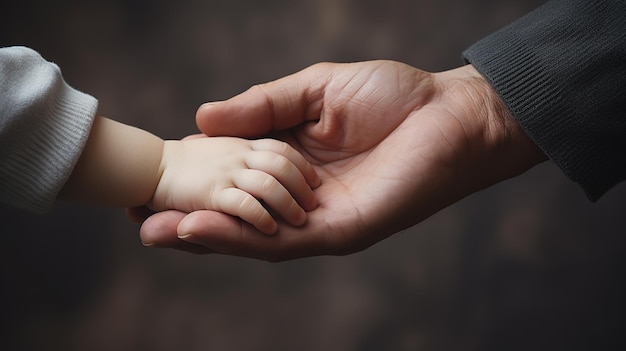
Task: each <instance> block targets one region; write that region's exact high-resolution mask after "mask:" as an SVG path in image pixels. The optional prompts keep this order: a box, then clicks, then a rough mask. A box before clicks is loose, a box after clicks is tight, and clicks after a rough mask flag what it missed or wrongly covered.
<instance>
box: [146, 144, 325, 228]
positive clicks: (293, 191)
mask: <svg viewBox="0 0 626 351" xmlns="http://www.w3.org/2000/svg"><path fill="white" fill-rule="evenodd" d="M159 174H161V177H160V180H159V183H158V185H157V188H156V190H155V192H154V196H153V198H152V201H151V202H150V203H149V204H148V207H150V208H151V209H153V210H156V211H163V210H168V209H176V210H180V211H185V212H192V211H195V210H216V211H221V212H224V213H228V214H230V215H233V216H238V217H240V218H241V219H243V220H245V221H247V222H248V223H250V224H252V225H253V226H255V227H256V228H257V229H258V230H260V231H261V232H263V233H267V234H273V233H275V232H276V231H277V230H278V224H277V222H276V221H275V219H274V218H273V217H272V215H270V212H269V210H268V208H269V209H271V210H272V211H273V212H275V213H277V214H278V215H279V216H280V217H282V218H283V219H284V220H285V221H287V222H288V223H290V224H291V225H294V226H301V225H303V224H304V223H305V222H306V213H305V211H311V210H313V209H314V208H315V207H317V199H316V198H315V195H314V193H313V190H312V189H314V188H316V187H317V186H318V185H319V184H320V180H319V178H318V176H317V174H316V173H315V171H314V169H313V167H312V166H311V165H310V164H309V162H307V161H306V160H305V159H304V157H303V156H302V155H301V154H300V153H298V152H297V151H296V150H294V149H293V148H292V147H291V146H289V144H287V143H284V142H282V141H278V140H274V139H260V140H247V139H240V138H232V137H211V138H194V139H186V140H168V141H166V142H165V144H164V148H163V157H162V159H161V164H160V169H159ZM265 206H267V208H266V207H265Z"/></svg>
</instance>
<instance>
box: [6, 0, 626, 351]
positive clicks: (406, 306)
mask: <svg viewBox="0 0 626 351" xmlns="http://www.w3.org/2000/svg"><path fill="white" fill-rule="evenodd" d="M541 2H542V1H539V0H533V1H516V0H437V1H436V0H422V1H420V0H413V1H409V0H363V1H357V0H311V1H304V0H298V1H286V0H273V1H245V0H221V1H200V0H195V1H194V0H179V1H176V2H173V1H159V0H153V1H147V0H134V1H119V0H117V1H116V0H108V1H71V0H58V1H21V2H15V3H14V4H12V5H11V6H9V5H6V4H5V5H3V9H2V11H1V12H0V45H2V46H8V45H26V46H30V47H32V48H34V49H36V50H38V51H39V52H40V53H42V55H43V56H44V57H46V58H47V59H48V60H51V61H54V62H56V63H58V64H59V65H60V66H61V68H62V70H63V72H64V76H65V78H66V80H67V81H68V82H69V83H70V84H71V85H73V86H74V87H76V88H78V89H80V90H83V91H85V92H88V93H90V94H92V95H94V96H96V97H97V98H98V99H99V100H100V113H101V114H103V115H105V116H108V117H111V118H114V119H117V120H119V121H122V122H125V123H128V124H133V125H136V126H139V127H142V128H145V129H148V130H150V131H152V132H153V133H155V134H157V135H159V136H161V137H164V138H180V137H183V136H185V135H187V134H190V133H194V132H195V130H196V129H195V122H194V114H195V110H196V108H197V106H199V105H200V104H201V103H202V102H205V101H210V100H219V99H225V98H228V97H230V96H232V95H235V94H237V93H239V92H241V91H243V90H245V89H247V88H248V87H249V86H251V85H252V84H256V83H261V82H265V81H268V80H273V79H276V78H279V77H281V76H284V75H287V74H290V73H293V72H295V71H297V70H299V69H301V68H304V67H306V66H308V65H310V64H313V63H315V62H319V61H341V62H346V61H361V60H368V59H377V58H386V59H394V60H398V61H402V62H405V63H408V64H410V65H413V66H416V67H419V68H422V69H425V70H430V71H438V70H445V69H449V68H453V67H456V66H458V65H460V64H461V58H460V55H461V51H462V50H463V49H465V48H466V47H468V46H469V45H471V44H472V43H473V42H475V41H476V40H478V39H480V38H481V37H483V36H484V35H486V34H488V33H490V32H492V31H494V30H496V29H498V28H500V27H502V26H504V25H506V24H507V23H509V22H511V21H512V20H514V19H515V18H517V17H519V16H522V15H523V14H525V13H526V12H528V11H530V10H531V9H533V8H535V7H536V6H537V5H539V4H540V3H541ZM625 199H626V186H624V184H622V185H620V186H618V187H617V188H615V189H614V190H613V191H611V192H610V193H609V194H607V195H606V196H605V197H603V198H602V199H601V200H600V201H599V202H598V203H596V204H592V203H590V202H589V201H588V200H587V199H586V197H585V196H584V194H583V192H582V191H581V190H580V189H579V188H578V187H577V186H576V185H574V184H572V183H571V182H570V181H569V180H567V179H566V178H565V177H564V176H563V175H562V174H561V173H560V171H559V170H558V169H556V168H555V167H554V166H553V165H551V164H544V165H541V166H539V167H536V168H535V169H533V170H531V171H529V172H528V173H526V174H524V175H522V176H520V177H518V178H515V179H512V180H509V181H506V182H504V183H501V184H499V185H497V186H494V187H492V188H490V189H488V190H486V191H483V192H480V193H477V194H475V195H472V196H470V197H468V198H466V199H465V200H463V201H461V202H459V203H457V204H456V205H454V206H451V207H450V208H448V209H446V210H444V211H442V212H440V213H438V214H436V215H435V216H433V217H432V218H430V219H428V220H427V221H425V222H423V223H421V224H419V225H417V226H416V227H414V228H411V229H410V230H407V231H406V232H403V233H400V234H397V235H395V236H393V237H391V238H389V239H387V240H386V241H384V242H381V243H379V244H378V245H375V246H373V247H372V248H370V249H368V250H366V251H364V252H362V253H358V254H355V255H352V256H348V257H317V258H309V259H304V260H299V261H294V262H285V263H279V264H272V263H266V262H261V261H256V260H251V259H242V258H235V257H222V256H216V255H213V256H194V255H190V254H186V253H180V252H175V251H168V250H155V249H148V248H144V247H142V246H141V243H140V241H139V239H138V229H139V227H138V226H137V225H134V224H131V223H129V222H127V221H126V219H125V217H124V214H123V211H122V210H118V209H114V210H111V209H97V208H79V207H76V206H72V205H66V204H59V205H58V206H56V207H55V208H54V210H53V211H52V213H50V214H49V215H46V216H36V215H31V214H28V213H24V212H20V211H16V210H13V209H10V208H1V209H0V210H1V212H0V216H1V218H0V219H1V221H0V232H1V236H0V238H1V240H3V243H2V245H1V248H0V250H1V252H0V259H1V260H2V261H1V268H0V269H1V272H0V279H1V280H2V287H1V288H0V291H1V294H2V295H1V296H2V300H1V301H0V306H1V310H2V314H1V315H2V317H1V318H2V325H3V327H2V332H1V337H0V348H1V349H3V350H66V351H71V350H303V351H306V350H325V351H334V350H565V349H567V350H586V349H603V348H606V347H608V346H617V348H619V346H622V347H623V346H624V341H623V340H622V339H623V336H622V335H621V332H622V331H623V330H624V327H625V326H626V323H625V317H624V315H625V314H626V306H625V302H624V301H625V297H626V285H625V284H624V283H625V282H624V276H625V275H624V273H625V272H626V258H625V256H624V252H625V251H624V250H625V248H626V237H625V236H624V234H626V216H625V211H624V210H625V208H626V206H625V205H624V204H625Z"/></svg>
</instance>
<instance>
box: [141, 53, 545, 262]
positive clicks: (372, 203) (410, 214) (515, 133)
mask: <svg viewBox="0 0 626 351" xmlns="http://www.w3.org/2000/svg"><path fill="white" fill-rule="evenodd" d="M197 123H198V127H199V128H200V130H201V131H202V132H204V133H205V134H207V135H209V136H215V135H235V136H241V137H258V136H266V135H268V134H271V135H272V136H273V137H276V138H279V139H282V140H284V141H286V142H288V143H289V144H291V145H292V146H294V147H295V148H296V149H298V150H299V151H300V152H301V153H302V154H303V155H304V156H305V158H306V159H307V160H308V161H309V162H311V163H312V164H313V165H314V168H315V170H316V171H317V173H318V175H319V177H320V179H321V185H320V186H319V187H318V188H317V189H316V190H315V193H316V195H317V199H318V202H319V206H318V207H317V208H316V209H315V210H313V211H311V212H309V213H308V220H307V223H306V224H305V225H304V226H302V227H292V226H289V225H288V224H286V223H284V222H282V223H281V226H280V229H279V232H278V234H276V235H274V236H267V235H263V234H261V233H260V232H258V231H256V230H255V229H254V228H253V227H252V226H250V225H247V224H246V223H244V222H242V221H240V220H239V219H238V218H233V217H229V216H227V215H225V214H221V213H218V212H212V211H197V212H193V213H191V214H183V213H176V212H170V213H158V214H155V215H153V216H152V217H151V218H149V219H148V220H147V221H146V222H144V225H143V226H142V230H141V237H142V241H143V242H144V243H149V244H151V245H154V246H159V247H175V248H182V249H186V250H190V251H197V250H198V249H199V248H202V249H201V250H200V251H204V250H206V251H205V252H218V253H224V254H232V255H239V256H248V257H255V258H260V259H265V260H270V261H280V260H285V259H292V258H297V257H303V256H311V255H324V254H332V255H340V254H348V253H352V252H355V251H359V250H362V249H364V248H367V247H369V246H370V245H372V244H374V243H376V242H378V241H379V240H382V239H384V238H386V237H388V236H389V235H391V234H393V233H396V232H398V231H400V230H402V229H405V228H407V227H409V226H411V225H414V224H416V223H418V222H420V221H422V220H423V219H425V218H427V217H429V216H430V215H432V214H434V213H435V212H437V211H439V210H440V209H442V208H444V207H445V206H447V205H449V204H451V203H453V202H456V201H458V200H459V199H461V198H463V197H465V196H466V195H468V194H470V193H472V192H474V191H477V190H479V189H481V188H483V187H485V186H488V185H490V184H493V183H495V182H497V181H499V180H501V179H504V178H507V177H511V176H513V175H516V174H519V173H521V172H523V171H524V170H526V169H527V168H528V167H530V166H532V165H533V164H535V163H537V162H539V161H540V160H541V159H543V156H542V155H541V153H540V152H538V150H537V148H536V146H535V145H534V144H533V143H532V142H530V141H529V140H528V138H526V137H525V135H524V133H523V132H522V131H521V130H520V129H519V127H517V125H516V124H515V123H514V122H513V121H512V119H510V117H508V114H507V113H506V110H505V109H504V107H503V106H502V103H501V102H500V100H499V99H498V98H497V96H496V95H495V93H494V92H493V91H492V90H491V88H490V87H489V85H488V84H487V83H486V82H485V81H484V79H483V78H482V77H481V76H480V75H479V74H478V73H477V72H476V71H475V70H474V69H473V68H472V67H471V66H465V67H462V68H459V69H456V70H451V71H447V72H442V73H436V74H433V73H428V72H424V71H421V70H418V69H415V68H413V67H410V66H408V65H404V64H401V63H398V62H393V61H371V62H360V63H351V64H330V63H323V64H317V65H313V66H311V67H309V68H307V69H305V70H303V71H300V72H298V73H296V74H294V75H291V76H288V77H285V78H282V79H279V80H277V81H274V82H271V83H266V84H261V85H257V86H254V87H252V88H251V89H249V90H248V91H246V92H244V93H242V94H240V95H238V96H236V97H234V98H232V99H230V100H227V101H224V102H219V103H213V104H206V105H204V106H202V107H201V108H200V109H199V110H198V113H197ZM176 233H177V234H178V236H176ZM183 242H184V243H183ZM189 244H191V245H189Z"/></svg>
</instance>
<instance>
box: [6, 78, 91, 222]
mask: <svg viewBox="0 0 626 351" xmlns="http://www.w3.org/2000/svg"><path fill="white" fill-rule="evenodd" d="M97 105H98V102H97V100H96V99H95V98H93V97H92V96H90V95H87V94H84V93H82V92H80V91H78V90H75V89H73V88H72V87H70V86H69V85H67V84H66V83H65V82H64V81H63V80H62V78H60V79H59V80H58V81H57V82H56V87H55V89H53V94H51V96H50V100H49V101H48V102H47V104H46V105H45V107H44V108H43V110H42V111H41V113H42V115H41V116H39V117H40V118H37V120H36V123H31V124H29V125H23V126H22V127H21V128H32V130H29V131H27V132H24V133H20V134H22V137H23V138H24V139H23V140H20V141H19V146H18V147H16V148H15V149H14V150H13V151H14V152H12V153H11V154H9V155H5V157H6V160H5V162H3V168H4V169H3V171H2V173H4V175H3V176H4V177H6V178H7V179H8V180H9V181H8V182H7V183H8V184H11V186H10V188H8V189H0V190H1V191H3V192H4V197H5V199H8V201H10V203H11V205H12V206H15V207H18V208H22V209H25V210H28V211H32V212H36V213H45V212H47V211H48V210H49V209H50V208H51V207H52V205H53V204H54V202H55V199H56V197H57V195H58V193H59V191H60V190H61V188H62V187H63V185H64V184H65V182H66V181H67V179H68V178H69V176H70V174H71V172H72V169H73V167H74V165H75V164H76V162H77V161H78V158H79V157H80V154H81V152H82V150H83V148H84V145H85V143H86V141H87V138H88V136H89V132H90V130H91V125H92V123H93V119H94V117H95V114H96V110H97ZM14 144H15V143H14Z"/></svg>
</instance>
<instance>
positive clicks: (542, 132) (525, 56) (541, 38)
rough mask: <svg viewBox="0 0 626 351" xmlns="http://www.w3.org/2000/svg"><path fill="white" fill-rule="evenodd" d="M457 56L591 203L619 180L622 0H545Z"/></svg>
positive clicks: (624, 42)
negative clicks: (481, 77)
mask: <svg viewBox="0 0 626 351" xmlns="http://www.w3.org/2000/svg"><path fill="white" fill-rule="evenodd" d="M463 56H464V58H465V60H466V61H468V62H469V63H471V64H472V65H473V66H474V67H476V69H477V70H478V71H479V72H480V73H481V74H482V75H483V76H484V77H485V78H486V79H487V81H488V82H489V83H490V84H491V85H492V86H493V88H494V89H495V90H496V92H497V93H498V94H499V95H500V97H501V98H502V99H503V101H504V102H505V104H506V105H507V106H508V108H509V111H510V113H511V114H512V116H513V117H514V118H515V119H516V120H517V122H518V123H519V124H520V125H521V126H522V128H524V129H525V131H526V132H527V133H528V135H529V136H530V137H531V138H532V139H533V140H534V141H535V142H536V143H537V145H538V146H539V147H540V148H541V149H542V150H543V151H544V152H545V153H546V155H548V157H550V159H551V160H553V161H554V162H555V163H556V164H557V165H558V166H559V167H560V168H561V169H562V170H563V172H564V173H565V174H566V175H567V176H568V177H569V178H570V179H572V180H573V181H575V182H577V183H578V184H580V185H581V187H582V188H583V189H584V190H585V192H586V193H587V195H588V197H589V198H590V199H591V200H593V201H595V200H597V199H598V198H600V197H601V196H602V194H604V193H605V192H606V191H608V190H609V189H610V188H612V187H613V186H614V185H616V184H617V183H619V182H621V181H622V180H624V179H625V178H626V1H624V0H606V1H592V0H555V1H550V2H548V3H546V4H545V5H543V6H542V7H540V8H538V9H536V10H535V11H533V12H531V13H530V14H528V15H526V16H525V17H523V18H521V19H519V20H518V21H516V22H514V23H512V24H511V25H509V26H507V27H505V28H503V29H501V30H500V31H498V32H495V33H493V34H491V35H489V36H488V37H486V38H484V39H482V40H480V41H479V42H477V43H476V44H474V45H473V46H471V47H470V48H469V49H467V50H466V51H465V52H464V53H463Z"/></svg>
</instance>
